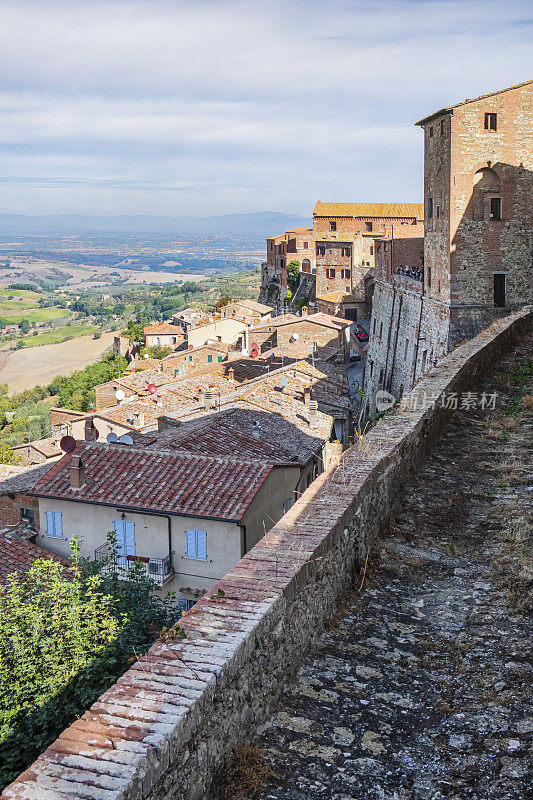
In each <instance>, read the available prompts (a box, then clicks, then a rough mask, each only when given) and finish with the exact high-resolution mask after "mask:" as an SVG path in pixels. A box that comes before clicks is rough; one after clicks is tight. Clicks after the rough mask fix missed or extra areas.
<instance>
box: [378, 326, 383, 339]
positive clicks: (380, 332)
mask: <svg viewBox="0 0 533 800" xmlns="http://www.w3.org/2000/svg"><path fill="white" fill-rule="evenodd" d="M382 335H383V323H382V322H380V323H379V338H380V340H381V337H382Z"/></svg>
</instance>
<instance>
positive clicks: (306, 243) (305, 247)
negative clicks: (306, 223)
mask: <svg viewBox="0 0 533 800" xmlns="http://www.w3.org/2000/svg"><path fill="white" fill-rule="evenodd" d="M308 247H309V242H304V250H307V248H308Z"/></svg>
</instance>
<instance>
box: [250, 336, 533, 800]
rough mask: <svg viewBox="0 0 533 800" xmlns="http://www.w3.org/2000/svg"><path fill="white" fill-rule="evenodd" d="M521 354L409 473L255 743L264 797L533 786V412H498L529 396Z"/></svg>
mask: <svg viewBox="0 0 533 800" xmlns="http://www.w3.org/2000/svg"><path fill="white" fill-rule="evenodd" d="M526 354H527V350H525V349H523V350H522V351H521V352H518V353H516V354H515V356H514V357H513V359H509V360H508V361H507V362H506V363H505V364H504V365H501V366H500V367H499V368H498V373H497V374H496V375H494V376H493V377H492V378H491V379H490V380H489V381H488V382H487V384H486V387H484V388H485V389H486V390H490V391H498V392H500V398H499V400H500V405H499V407H498V408H497V409H496V411H483V412H482V411H468V412H458V414H457V415H456V418H455V420H454V423H453V425H452V427H451V428H450V429H449V430H448V432H447V433H446V434H445V436H444V437H443V439H442V440H441V442H440V443H439V445H438V447H437V449H436V450H435V452H434V454H433V456H432V457H431V459H430V460H429V461H428V462H427V464H426V466H425V467H424V468H423V470H422V471H421V472H420V473H419V474H418V475H417V476H416V477H414V478H413V477H412V476H408V475H407V476H406V496H405V499H404V502H403V503H402V504H401V505H400V506H399V507H398V508H397V513H396V516H395V518H394V520H393V521H392V524H391V529H390V531H389V533H388V535H387V537H386V538H385V539H384V541H383V542H382V547H381V552H380V554H379V562H380V565H379V567H378V568H377V569H376V570H375V574H374V576H373V577H372V576H371V580H370V581H369V582H368V583H367V585H366V586H365V588H364V590H363V591H362V592H361V594H359V595H356V594H355V593H354V595H353V596H352V597H350V598H347V599H346V601H345V603H344V606H343V607H342V609H341V611H340V614H339V619H338V620H336V621H332V627H331V628H330V629H329V631H328V632H327V633H326V635H325V636H324V637H323V641H322V646H321V649H320V651H319V652H318V653H317V654H316V656H315V657H314V658H312V659H310V660H309V661H307V662H306V663H304V664H303V666H302V668H301V669H300V671H299V674H298V678H297V681H296V682H295V684H294V685H292V686H290V687H288V688H287V693H286V698H285V701H284V703H283V705H282V706H281V707H280V708H279V711H278V713H277V714H276V715H275V716H274V717H273V718H271V720H270V721H269V722H268V723H267V724H266V725H265V726H263V729H262V731H261V735H260V737H259V738H258V739H257V741H256V742H255V744H256V745H257V746H258V747H259V748H260V749H261V751H262V752H263V754H264V755H265V758H266V760H267V762H268V764H269V766H270V767H271V768H272V769H273V770H274V771H275V772H276V773H277V774H278V776H279V777H278V780H277V781H276V782H275V784H272V786H270V787H268V788H266V789H265V790H264V791H263V792H262V793H261V794H260V795H259V800H318V799H319V798H321V799H322V800H323V799H326V800H353V798H357V800H363V798H364V800H418V799H420V800H422V799H424V800H440V799H441V798H449V799H453V800H465V799H466V798H469V799H470V800H488V799H491V800H492V799H494V800H495V799H496V798H497V799H498V800H503V799H504V798H508V799H509V800H522V799H523V798H526V796H527V787H528V786H529V780H528V777H527V775H528V766H529V777H531V774H533V765H532V764H531V762H529V764H528V759H527V744H526V742H527V738H528V734H529V735H531V732H532V731H533V712H532V710H531V708H530V709H529V711H528V709H527V695H528V692H529V691H530V688H531V685H532V683H533V681H532V670H531V665H530V664H528V662H527V656H528V643H527V642H528V636H527V634H528V626H527V615H526V614H524V613H523V612H524V611H525V602H524V598H525V593H526V590H527V588H528V581H529V587H530V586H531V580H530V579H531V577H532V569H531V557H530V556H531V545H528V544H527V541H526V539H527V526H526V514H527V498H530V496H531V493H530V492H528V471H527V467H526V466H525V465H526V464H527V460H526V458H527V454H526V453H525V442H526V437H527V434H529V435H531V431H532V430H533V425H532V417H531V415H529V416H527V415H525V414H521V415H516V416H513V417H511V416H508V415H505V414H502V411H504V410H505V409H507V410H509V408H510V405H512V404H513V403H514V404H515V405H516V408H517V409H518V408H519V407H521V406H520V403H521V395H523V394H524V393H525V391H526V390H525V388H524V387H523V386H522V387H520V386H517V383H516V380H515V381H514V384H513V381H510V380H509V379H508V378H506V377H505V373H506V372H508V371H509V370H510V369H514V368H516V366H517V365H518V364H520V363H523V361H524V359H525V357H526ZM529 391H530V392H531V389H530V390H529ZM513 398H514V399H513ZM513 420H515V421H513ZM530 472H531V470H530ZM529 478H531V474H530V473H529ZM529 484H531V481H529ZM528 548H529V549H528ZM528 570H529V572H528ZM509 592H510V593H511V596H510V595H509Z"/></svg>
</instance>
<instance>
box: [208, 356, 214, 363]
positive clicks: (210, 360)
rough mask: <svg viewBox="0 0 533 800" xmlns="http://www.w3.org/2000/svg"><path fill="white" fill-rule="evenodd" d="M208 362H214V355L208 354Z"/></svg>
mask: <svg viewBox="0 0 533 800" xmlns="http://www.w3.org/2000/svg"><path fill="white" fill-rule="evenodd" d="M207 363H208V364H212V363H213V356H212V355H208V356H207Z"/></svg>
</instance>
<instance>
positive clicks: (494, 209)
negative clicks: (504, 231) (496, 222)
mask: <svg viewBox="0 0 533 800" xmlns="http://www.w3.org/2000/svg"><path fill="white" fill-rule="evenodd" d="M490 218H491V219H501V218H502V199H501V197H491V198H490Z"/></svg>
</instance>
